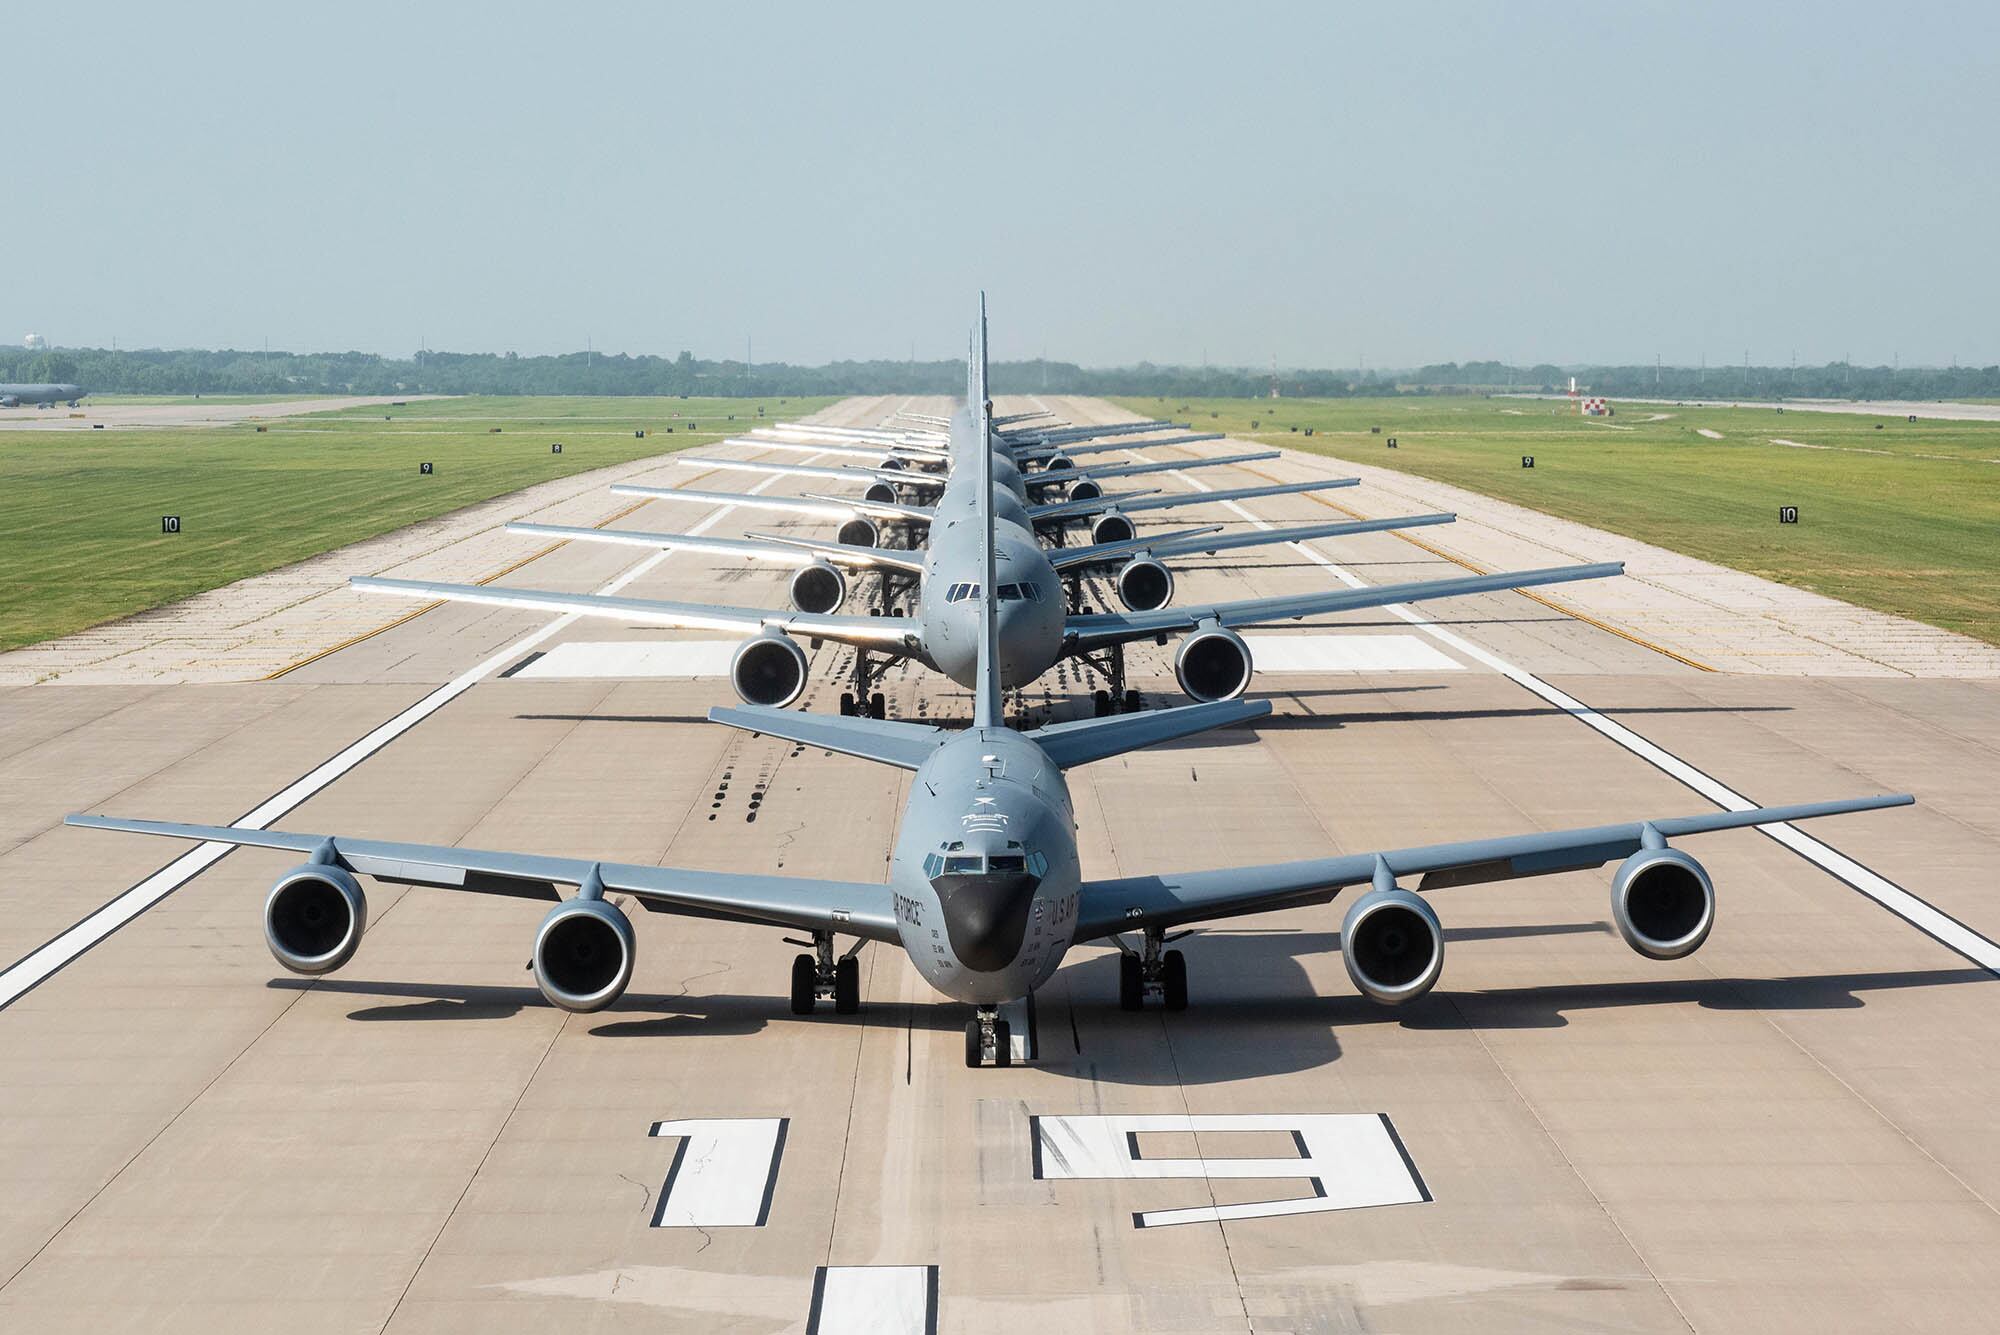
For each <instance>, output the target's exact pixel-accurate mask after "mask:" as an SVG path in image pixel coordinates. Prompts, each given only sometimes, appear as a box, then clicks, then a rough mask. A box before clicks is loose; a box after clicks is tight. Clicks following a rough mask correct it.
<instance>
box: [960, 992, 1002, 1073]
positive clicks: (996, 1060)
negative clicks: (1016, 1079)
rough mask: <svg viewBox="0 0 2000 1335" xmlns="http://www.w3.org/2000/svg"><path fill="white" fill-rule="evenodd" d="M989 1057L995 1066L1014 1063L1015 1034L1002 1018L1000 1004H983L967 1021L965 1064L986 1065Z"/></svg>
mask: <svg viewBox="0 0 2000 1335" xmlns="http://www.w3.org/2000/svg"><path fill="white" fill-rule="evenodd" d="M988 1058H991V1059H992V1062H993V1064H994V1065H995V1066H1012V1065H1013V1064H1014V1035H1013V1032H1012V1030H1011V1029H1010V1028H1009V1027H1008V1024H1007V1022H1006V1021H1005V1020H1003V1019H1001V1018H1000V1008H999V1007H998V1006H981V1007H979V1011H978V1014H976V1015H975V1016H973V1018H972V1019H970V1020H967V1021H966V1022H965V1064H966V1065H967V1066H984V1065H985V1064H986V1062H987V1060H988Z"/></svg>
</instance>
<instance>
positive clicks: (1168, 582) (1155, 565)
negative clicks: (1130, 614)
mask: <svg viewBox="0 0 2000 1335" xmlns="http://www.w3.org/2000/svg"><path fill="white" fill-rule="evenodd" d="M1173 600H1174V572H1173V571H1171V570H1169V569H1167V568H1166V567H1165V566H1163V565H1161V564H1160V563H1159V562H1158V561H1156V560H1154V559H1153V558H1152V557H1150V556H1141V557H1136V558H1134V559H1133V560H1130V561H1127V562H1126V563H1125V565H1124V567H1123V568H1122V569H1121V570H1119V572H1118V601H1120V602H1122V603H1124V604H1125V606H1126V607H1127V608H1128V609H1130V610H1131V611H1134V612H1155V611H1158V610H1159V609H1160V608H1162V607H1165V606H1166V605H1167V604H1168V603H1170V602H1172V601H1173Z"/></svg>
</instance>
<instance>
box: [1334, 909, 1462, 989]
mask: <svg viewBox="0 0 2000 1335" xmlns="http://www.w3.org/2000/svg"><path fill="white" fill-rule="evenodd" d="M1340 956H1341V959H1343V960H1344V961H1346V964H1347V976H1348V977H1349V978H1352V979H1353V980H1354V985H1355V986H1356V987H1358V988H1360V989H1361V993H1362V995H1363V996H1366V997H1367V998H1368V999H1369V1000H1371V1001H1379V1002H1381V1003H1382V1004H1383V1005H1385V1006H1396V1005H1400V1004H1402V1003H1403V1002H1405V1001H1414V1000H1415V999H1416V998H1418V997H1420V996H1422V995H1423V994H1424V993H1426V992H1428V991H1430V990H1431V985H1432V984H1434V983H1436V982H1437V980H1438V974H1439V973H1440V972H1442V971H1443V969H1444V930H1443V928H1441V927H1439V926H1438V920H1437V914H1435V913H1433V912H1432V911H1431V906H1430V905H1429V904H1426V903H1425V902H1424V901H1423V899H1422V898H1421V897H1420V896H1418V895H1415V894H1412V893H1411V892H1410V891H1408V890H1404V889H1402V888H1401V887H1397V888H1396V889H1393V890H1370V891H1369V892H1368V893H1367V894H1365V895H1363V896H1361V898H1359V899H1357V900H1355V901H1354V905H1353V907H1351V908H1349V909H1348V910H1347V916H1346V917H1345V918H1343V919H1341V922H1340Z"/></svg>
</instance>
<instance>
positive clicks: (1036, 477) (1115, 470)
mask: <svg viewBox="0 0 2000 1335" xmlns="http://www.w3.org/2000/svg"><path fill="white" fill-rule="evenodd" d="M1277 457H1278V451H1277V450H1257V451H1254V452H1253V453H1250V454H1217V455H1210V456H1206V457H1203V458H1199V459H1169V460H1165V461H1160V460H1148V461H1147V462H1145V463H1137V464H1111V465H1108V466H1104V467H1100V466H1098V465H1097V464H1091V465H1090V466H1089V467H1087V468H1058V469H1054V470H1053V471H1050V472H1043V473H1031V474H1029V475H1028V477H1027V478H1025V479H1024V480H1025V481H1026V482H1027V484H1028V485H1029V486H1031V487H1034V486H1054V485H1055V484H1056V483H1059V482H1068V481H1071V480H1072V479H1075V478H1081V477H1087V478H1090V479H1092V480H1093V481H1098V482H1101V481H1103V480H1104V479H1105V478H1111V477H1138V476H1139V475H1140V474H1141V473H1177V472H1180V471H1181V470H1182V469H1187V468H1220V467H1221V466H1222V465H1224V464H1254V463H1256V462H1258V461H1259V460H1262V459H1275V458H1277ZM689 462H695V461H693V460H690V461H689Z"/></svg>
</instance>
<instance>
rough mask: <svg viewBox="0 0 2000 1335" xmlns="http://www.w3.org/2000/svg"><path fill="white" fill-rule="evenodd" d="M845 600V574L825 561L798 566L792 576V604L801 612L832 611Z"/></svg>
mask: <svg viewBox="0 0 2000 1335" xmlns="http://www.w3.org/2000/svg"><path fill="white" fill-rule="evenodd" d="M845 601H847V576H845V575H843V574H841V573H840V571H839V569H838V568H837V567H835V566H834V565H833V564H831V563H830V562H827V561H815V562H813V563H812V564H811V565H809V566H800V567H799V569H798V573H796V574H794V575H793V576H792V606H793V607H796V608H798V609H799V611H801V612H817V613H826V612H832V611H835V610H836V609H838V608H839V606H840V605H841V604H842V603H843V602H845Z"/></svg>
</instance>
